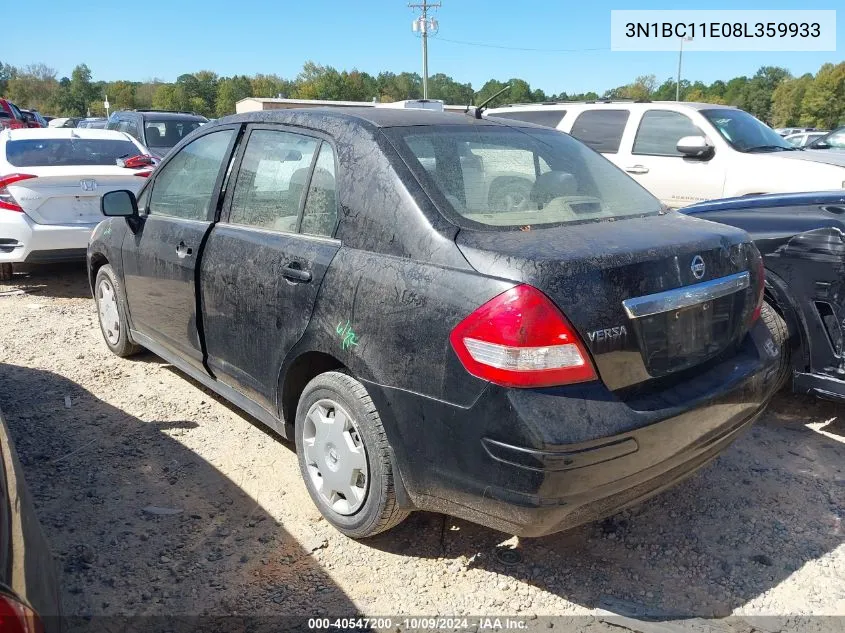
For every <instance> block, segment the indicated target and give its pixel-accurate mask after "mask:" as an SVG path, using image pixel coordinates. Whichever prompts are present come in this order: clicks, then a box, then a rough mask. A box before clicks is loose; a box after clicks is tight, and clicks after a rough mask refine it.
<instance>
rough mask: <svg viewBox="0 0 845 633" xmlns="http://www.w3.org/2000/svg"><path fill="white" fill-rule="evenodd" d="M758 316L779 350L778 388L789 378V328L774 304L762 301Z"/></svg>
mask: <svg viewBox="0 0 845 633" xmlns="http://www.w3.org/2000/svg"><path fill="white" fill-rule="evenodd" d="M760 318H761V319H762V320H763V323H765V324H766V327H768V328H769V332H771V334H772V340H773V341H774V343H775V345H776V346H777V348H778V350H780V367H779V369H778V372H779V376H780V378H779V379H778V389H782V388H783V387H784V385H785V384H786V382H787V379H788V378H789V368H790V367H791V366H792V365H791V362H790V353H791V350H790V349H789V328H788V327H787V325H786V321H784V320H783V317H782V316H781V315H780V314H778V312H777V310H776V309H775V308H774V306H772V305H771V304H770V303H769V302H768V301H764V302H763V307H762V308H761V309H760Z"/></svg>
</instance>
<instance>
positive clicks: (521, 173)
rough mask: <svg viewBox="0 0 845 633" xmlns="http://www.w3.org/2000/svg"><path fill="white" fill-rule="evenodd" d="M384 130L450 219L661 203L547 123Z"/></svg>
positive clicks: (606, 216) (543, 221) (573, 218)
mask: <svg viewBox="0 0 845 633" xmlns="http://www.w3.org/2000/svg"><path fill="white" fill-rule="evenodd" d="M387 133H388V134H389V135H390V136H391V137H392V138H393V141H394V144H395V145H396V146H397V148H398V149H399V151H400V153H401V154H402V155H403V157H404V158H405V160H406V162H408V163H409V165H411V168H412V169H413V170H414V172H415V173H416V174H417V177H418V178H419V179H420V180H421V182H422V183H423V185H424V186H425V187H426V189H427V190H428V191H429V192H430V195H432V197H433V198H435V201H438V202H439V206H442V207H445V208H446V209H447V211H450V212H451V213H449V215H450V216H451V218H450V219H452V220H453V221H454V222H455V223H456V224H458V225H463V226H467V227H470V228H481V227H483V226H485V225H486V226H488V227H503V228H519V227H525V226H532V227H533V226H537V225H552V224H563V223H573V222H587V221H596V220H610V219H616V218H623V217H626V216H642V215H647V214H656V213H660V211H661V205H660V203H659V202H658V200H657V199H656V198H654V197H653V196H652V195H651V194H650V193H648V192H647V191H646V190H645V189H643V188H642V187H640V186H639V185H638V184H637V183H636V182H635V181H634V180H633V179H632V178H630V177H629V176H626V175H625V174H624V173H623V172H622V171H620V170H619V169H618V168H616V167H615V166H614V165H613V164H612V163H610V161H608V160H607V159H605V158H604V157H602V156H601V155H600V154H597V153H596V152H594V151H593V150H591V149H589V148H588V147H587V146H585V145H583V144H582V143H581V142H579V141H577V140H575V139H573V138H572V137H570V136H568V135H566V134H562V133H560V132H557V131H554V130H541V129H535V128H511V127H504V126H503V127H494V126H483V127H482V126H472V125H467V126H451V125H450V126H442V127H437V126H420V127H403V128H392V129H390V130H388V131H387Z"/></svg>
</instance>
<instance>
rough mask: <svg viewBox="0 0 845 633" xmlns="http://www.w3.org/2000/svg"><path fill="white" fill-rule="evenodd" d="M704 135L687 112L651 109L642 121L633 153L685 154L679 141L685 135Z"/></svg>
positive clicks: (655, 154) (654, 154) (653, 154)
mask: <svg viewBox="0 0 845 633" xmlns="http://www.w3.org/2000/svg"><path fill="white" fill-rule="evenodd" d="M703 135H704V134H703V133H702V131H701V130H700V129H698V128H697V127H696V126H695V124H694V123H693V122H692V121H691V120H690V119H689V117H688V116H687V115H685V114H681V113H680V112H672V111H671V110H649V111H647V112H646V113H645V114H644V115H643V118H642V120H641V121H640V127H639V129H638V130H637V137H636V138H635V139H634V149H633V151H632V153H633V154H647V155H651V156H683V154H681V152H679V151H678V149H677V145H678V141H679V140H681V139H682V138H683V137H685V136H703Z"/></svg>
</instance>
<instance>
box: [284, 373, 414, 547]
mask: <svg viewBox="0 0 845 633" xmlns="http://www.w3.org/2000/svg"><path fill="white" fill-rule="evenodd" d="M295 437H296V453H297V457H298V458H299V469H300V471H301V473H302V478H303V479H304V480H305V487H306V488H307V489H308V493H309V494H310V495H311V499H312V500H313V501H314V503H315V505H316V506H317V507H318V508H319V510H320V512H321V513H322V515H323V516H324V517H325V519H326V520H327V521H328V522H329V523H331V524H332V525H333V526H334V527H335V528H336V529H337V530H338V531H340V532H342V533H343V534H345V535H346V536H350V537H352V538H366V537H368V536H373V535H375V534H378V533H379V532H384V531H385V530H389V529H390V528H392V527H394V526H395V525H398V524H399V523H400V522H402V521H403V520H404V519H405V517H407V516H408V512H407V511H406V510H401V509H400V508H399V507H398V506H397V503H396V491H395V487H394V476H395V474H394V464H393V462H392V459H391V451H390V446H389V445H388V442H387V436H386V435H385V432H384V427H383V426H382V424H381V418H380V417H379V414H378V411H376V407H375V405H374V404H373V401H372V400H371V399H370V396H369V394H368V393H367V390H366V388H365V387H364V385H362V384H361V383H360V382H358V381H357V380H355V379H354V378H352V377H351V376H349V375H347V374H343V373H340V372H336V371H330V372H326V373H324V374H320V375H319V376H317V377H316V378H314V379H313V380H312V381H311V382H309V383H308V385H306V387H305V390H304V391H303V392H302V396H301V397H300V399H299V405H298V406H297V408H296V432H295Z"/></svg>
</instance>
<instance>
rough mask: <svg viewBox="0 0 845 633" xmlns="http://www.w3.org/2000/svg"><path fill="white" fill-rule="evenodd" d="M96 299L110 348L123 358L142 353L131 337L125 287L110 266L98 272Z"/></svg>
mask: <svg viewBox="0 0 845 633" xmlns="http://www.w3.org/2000/svg"><path fill="white" fill-rule="evenodd" d="M94 299H95V301H96V302H97V316H98V317H99V319H100V331H101V332H102V333H103V339H104V340H105V342H106V345H107V346H108V348H109V349H110V350H111V351H112V352H113V353H115V354H117V355H118V356H123V357H126V356H132V355H133V354H137V353H138V352H140V351H141V346H140V345H137V344H136V343H135V342H134V341H133V340H132V339H131V337H130V335H129V321H128V320H127V318H126V296H125V295H124V294H123V286H122V285H121V283H120V281H119V280H118V278H117V275H116V274H115V272H114V270H113V269H112V267H111V266H110V265H109V264H106V265H105V266H102V267H101V268H100V270H98V271H97V278H96V280H95V282H94Z"/></svg>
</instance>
